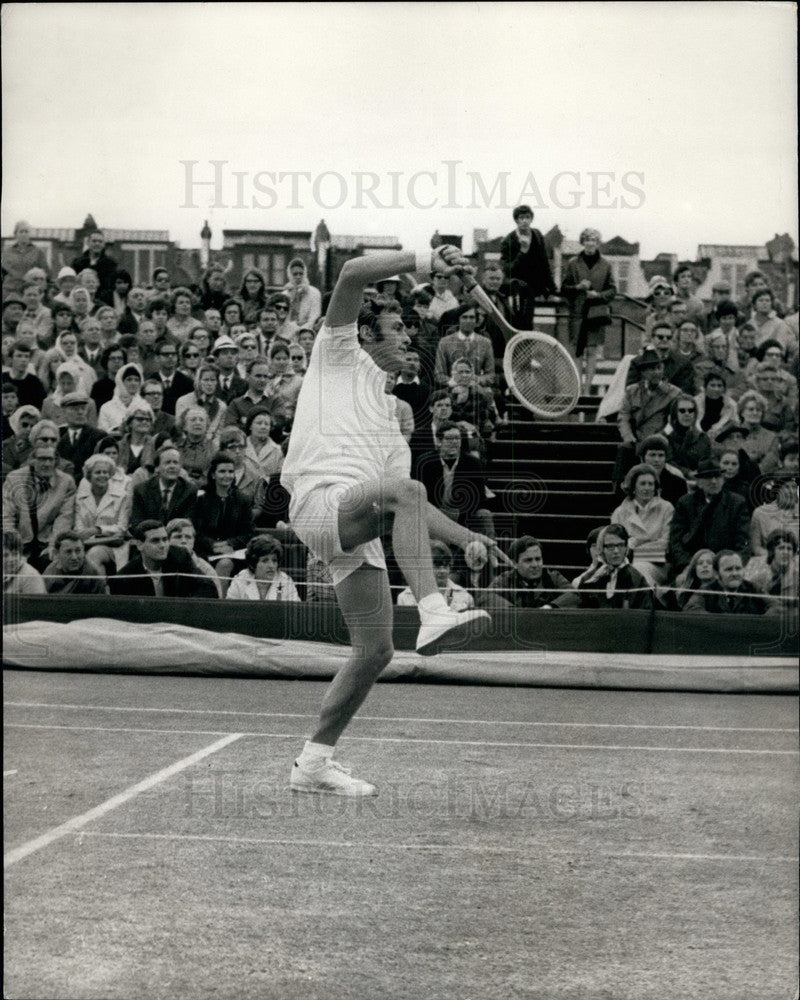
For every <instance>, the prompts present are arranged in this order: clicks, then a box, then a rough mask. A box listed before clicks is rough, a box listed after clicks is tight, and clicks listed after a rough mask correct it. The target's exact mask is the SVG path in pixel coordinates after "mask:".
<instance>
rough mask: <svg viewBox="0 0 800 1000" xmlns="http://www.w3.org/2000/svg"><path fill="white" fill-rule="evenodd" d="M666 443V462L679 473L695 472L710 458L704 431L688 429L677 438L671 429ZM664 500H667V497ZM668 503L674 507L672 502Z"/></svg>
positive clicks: (709, 439) (708, 445) (709, 446)
mask: <svg viewBox="0 0 800 1000" xmlns="http://www.w3.org/2000/svg"><path fill="white" fill-rule="evenodd" d="M667 441H669V448H668V449H667V461H668V462H669V463H670V465H676V466H677V467H678V468H679V469H680V470H681V472H684V473H688V472H695V471H696V470H697V467H698V465H699V464H700V463H701V462H702V461H703V460H704V459H707V458H711V438H710V437H709V436H708V434H706V432H705V431H698V430H697V429H696V428H694V427H689V428H687V430H686V433H685V434H683V435H682V436H679V435H678V433H677V432H676V430H675V429H673V431H672V433H671V434H668V435H667ZM684 492H685V491H684ZM665 499H667V500H669V497H665ZM670 503H672V505H673V506H675V505H674V503H673V501H670Z"/></svg>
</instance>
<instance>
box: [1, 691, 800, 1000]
mask: <svg viewBox="0 0 800 1000" xmlns="http://www.w3.org/2000/svg"><path fill="white" fill-rule="evenodd" d="M324 688H325V684H324V683H321V682H305V681H276V680H269V681H258V680H242V679H222V678H175V677H152V676H151V677H138V676H130V675H125V676H120V675H113V676H111V675H100V674H92V675H82V674H71V673H54V672H47V673H37V672H27V671H6V672H5V724H6V729H5V737H6V742H5V758H4V760H5V762H4V772H5V782H4V784H5V803H4V811H5V831H6V841H5V851H6V855H5V863H6V873H5V875H6V916H5V923H6V940H5V996H7V997H14V998H34V997H35V998H45V997H47V998H50V997H53V998H55V997H58V998H62V997H63V998H73V997H74V998H145V997H146V998H148V1000H154V998H164V1000H166V998H175V997H179V998H192V1000H205V998H224V1000H251V998H252V1000H265V998H269V1000H272V998H275V1000H295V998H296V1000H316V998H320V1000H322V998H324V1000H356V998H359V1000H361V998H369V1000H383V998H386V1000H389V998H391V1000H398V998H406V997H425V998H431V1000H433V998H441V1000H450V998H453V1000H468V998H470V1000H490V998H492V1000H493V998H497V1000H509V998H526V1000H533V998H536V1000H562V998H564V1000H566V998H580V1000H595V998H597V1000H599V998H613V1000H645V998H650V997H655V996H659V997H662V998H664V1000H672V998H675V1000H677V998H681V1000H682V998H688V997H692V998H695V997H697V998H708V1000H722V998H724V1000H732V998H742V1000H761V998H764V1000H767V998H771V997H778V998H783V997H791V996H793V994H794V991H795V988H796V985H797V902H798V900H797V853H798V845H797V787H798V786H797V762H798V739H797V701H796V699H795V698H793V697H785V696H777V695H773V696H756V695H747V696H745V695H714V694H691V693H683V694H677V693H667V692H624V691H602V690H590V691H586V690H569V689H549V688H511V687H478V686H446V685H434V684H382V685H378V686H376V688H375V689H373V691H372V693H371V694H370V696H369V698H368V700H367V702H366V704H365V706H364V707H363V709H362V711H361V713H360V714H359V715H358V716H356V718H355V720H354V722H353V724H352V725H351V727H350V729H349V730H348V731H347V733H346V734H345V737H344V738H343V739H342V741H341V746H340V751H339V757H340V758H341V759H343V760H345V761H348V762H350V763H352V764H353V765H354V769H355V773H356V774H358V775H359V776H363V777H364V778H366V779H368V780H371V781H374V782H375V783H377V784H378V786H379V788H380V792H381V794H380V796H379V798H377V799H369V800H358V801H347V800H344V799H338V798H328V797H317V796H292V795H291V794H290V793H289V791H288V790H287V788H286V784H287V780H288V774H289V767H290V765H291V761H292V756H293V754H294V753H296V752H297V750H298V749H299V748H300V746H301V745H302V739H303V737H304V736H305V735H306V731H307V729H308V728H309V727H310V726H311V724H312V722H313V720H314V717H315V716H316V711H317V707H318V704H319V701H320V698H321V696H322V692H323V690H324Z"/></svg>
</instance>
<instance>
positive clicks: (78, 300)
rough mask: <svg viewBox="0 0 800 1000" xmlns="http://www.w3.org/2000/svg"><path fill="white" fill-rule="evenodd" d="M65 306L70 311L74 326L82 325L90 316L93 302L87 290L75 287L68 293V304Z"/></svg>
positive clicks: (78, 286)
mask: <svg viewBox="0 0 800 1000" xmlns="http://www.w3.org/2000/svg"><path fill="white" fill-rule="evenodd" d="M67 304H68V305H69V307H70V309H71V310H72V315H73V317H74V320H75V323H76V324H78V323H82V322H83V321H84V320H85V319H86V318H87V316H91V315H92V309H93V308H94V302H93V301H92V296H91V295H90V294H89V291H88V289H86V288H84V286H83V285H76V286H75V287H74V288H73V289H72V291H71V292H70V293H69V302H68V303H67Z"/></svg>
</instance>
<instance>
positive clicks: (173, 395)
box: [152, 371, 194, 417]
mask: <svg viewBox="0 0 800 1000" xmlns="http://www.w3.org/2000/svg"><path fill="white" fill-rule="evenodd" d="M152 377H153V378H157V379H158V381H159V382H160V383H161V385H162V387H163V389H164V402H163V403H162V404H161V409H162V410H163V411H164V413H168V414H169V415H170V416H171V417H174V416H175V403H176V402H177V401H178V400H179V399H180V397H181V396H186V395H187V394H188V393H190V392H194V382H193V381H192V380H191V379H190V378H189V376H188V375H184V374H183V372H179V371H176V372H175V373H174V374H173V375H172V382H171V384H170V385H169V386H167V385H166V384H165V382H164V378H163V376H162V375H161V373H160V372H157V373H156V374H155V375H153V376H152Z"/></svg>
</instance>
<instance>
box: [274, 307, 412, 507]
mask: <svg viewBox="0 0 800 1000" xmlns="http://www.w3.org/2000/svg"><path fill="white" fill-rule="evenodd" d="M385 389H386V372H385V371H384V370H383V369H382V368H379V367H378V365H376V364H375V362H374V361H373V360H372V358H371V357H370V356H369V354H367V352H366V351H364V350H362V349H361V347H360V345H359V343H358V329H357V326H356V324H355V323H351V324H350V325H349V326H340V327H334V328H331V327H328V326H323V327H322V329H321V330H320V331H319V333H318V334H317V338H316V340H315V341H314V347H313V349H312V351H311V357H310V358H309V362H308V369H307V371H306V373H305V375H304V376H303V385H302V387H301V389H300V395H299V396H298V399H297V408H296V409H295V414H294V422H293V424H292V433H291V437H290V439H289V449H288V451H287V453H286V459H285V461H284V463H283V468H282V470H281V484H282V485H283V486H284V487H285V489H287V490H289V492H290V493H292V494H293V497H294V500H295V502H299V501H300V500H301V499H302V498H303V497H305V496H306V495H307V494H308V493H309V492H310V491H311V490H315V489H318V488H320V487H326V486H331V485H333V484H336V483H339V484H342V485H344V486H346V487H350V486H355V485H356V484H358V483H366V482H379V481H380V480H381V479H382V478H384V477H386V476H388V475H393V476H398V477H404V478H406V479H408V478H409V476H410V475H411V451H410V450H409V447H408V444H407V443H406V440H405V438H404V437H403V435H402V434H401V433H400V425H399V423H398V420H397V415H396V404H397V399H396V397H395V396H391V395H387V393H386V391H385Z"/></svg>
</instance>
